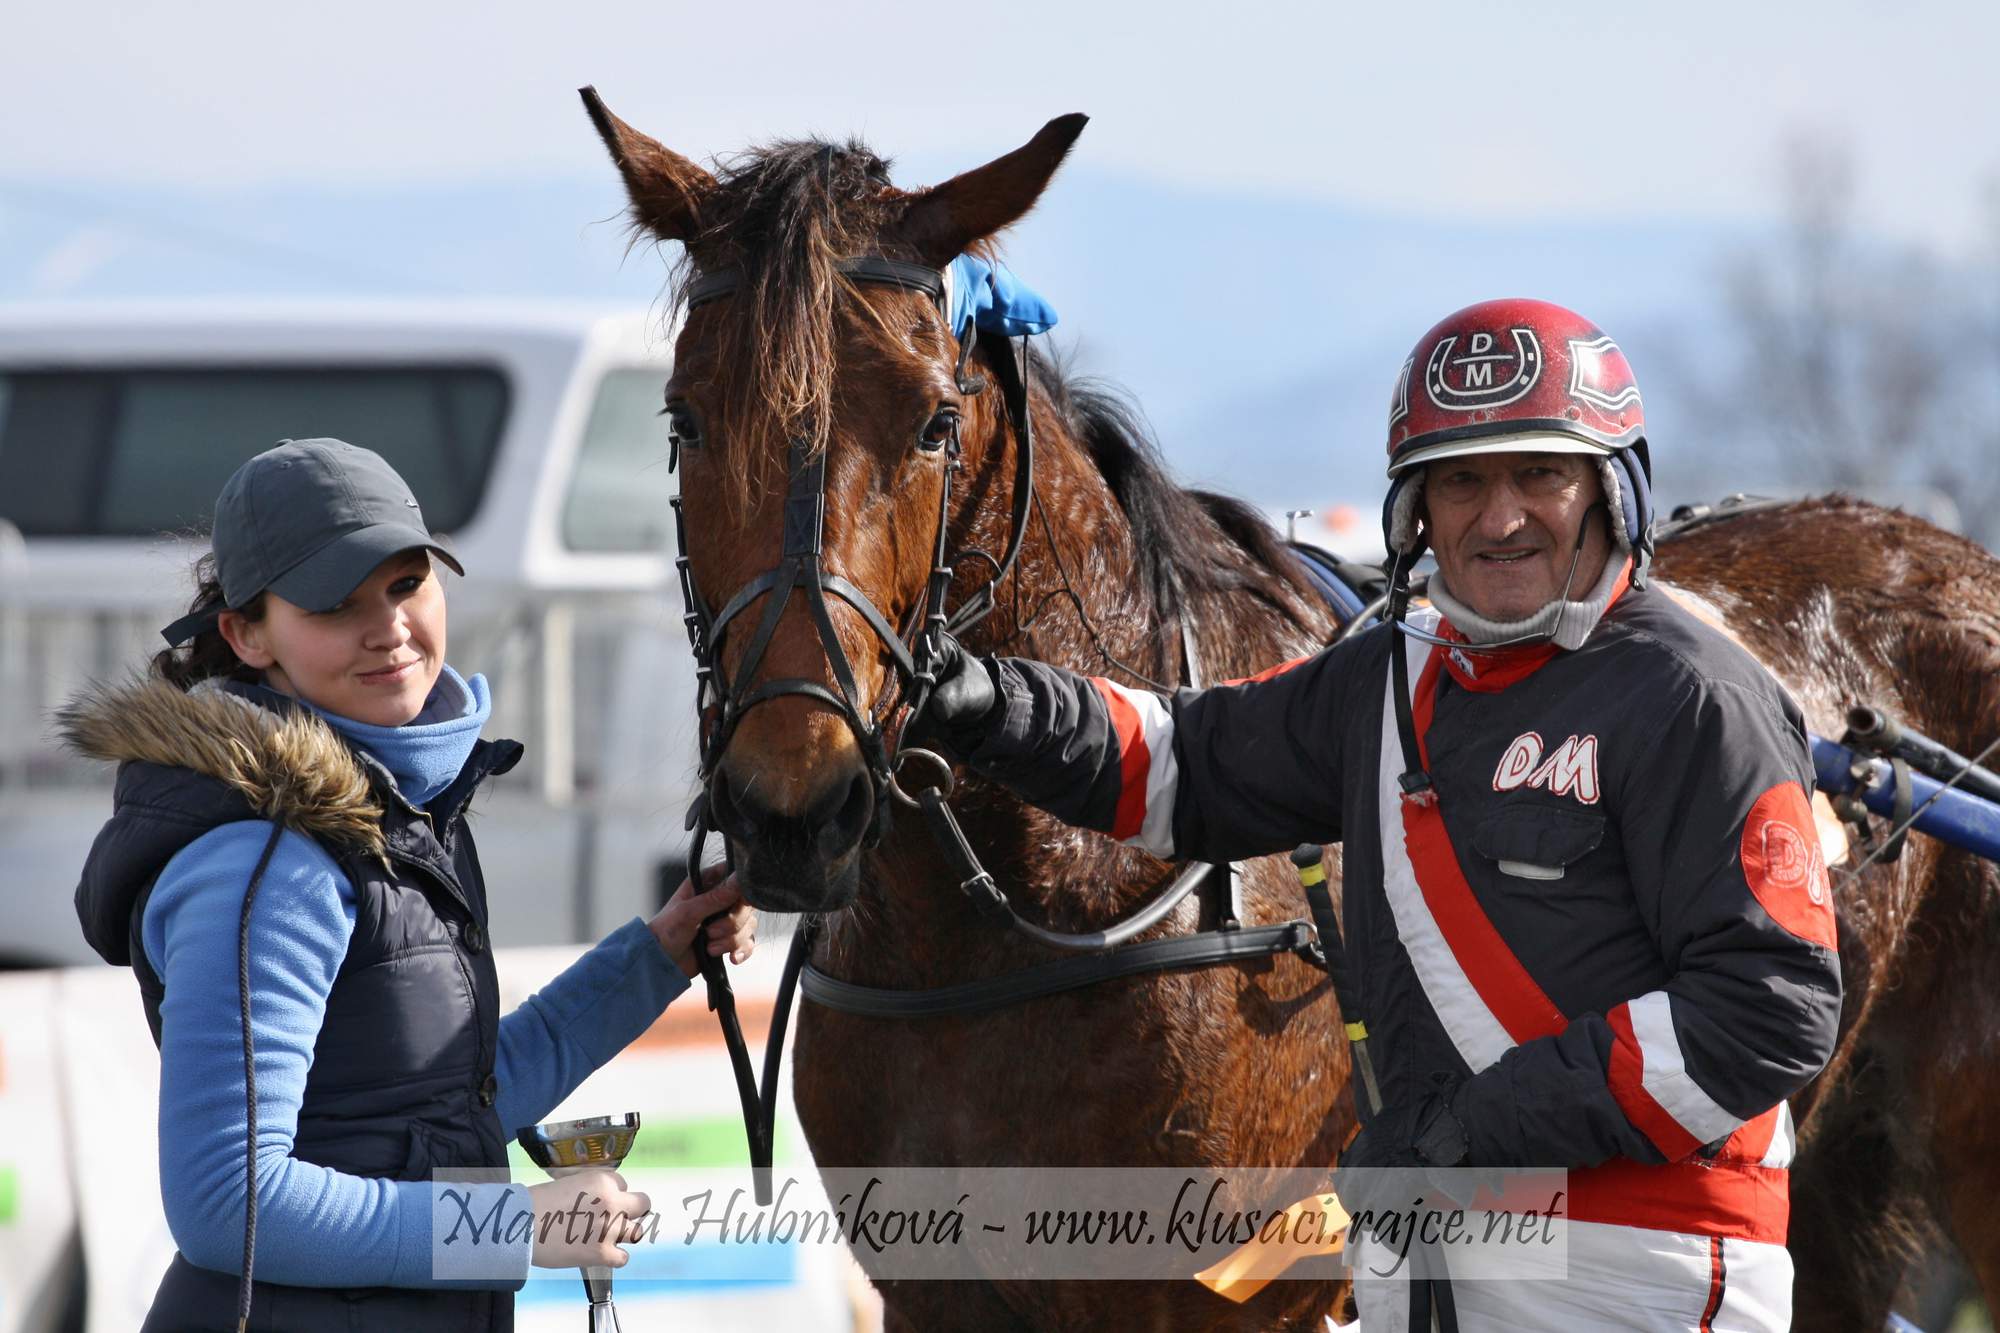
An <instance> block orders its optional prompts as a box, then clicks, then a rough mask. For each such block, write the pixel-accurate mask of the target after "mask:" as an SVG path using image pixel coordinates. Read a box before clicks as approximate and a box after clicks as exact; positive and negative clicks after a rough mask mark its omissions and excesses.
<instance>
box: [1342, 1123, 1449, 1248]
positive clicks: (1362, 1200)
mask: <svg viewBox="0 0 2000 1333" xmlns="http://www.w3.org/2000/svg"><path fill="white" fill-rule="evenodd" d="M1466 1152H1467V1142H1466V1136H1465V1127H1464V1126H1463V1125H1461V1124H1459V1122H1458V1117H1457V1116H1455V1115H1453V1114H1452V1112H1451V1105H1450V1102H1449V1101H1448V1100H1447V1099H1446V1098H1445V1097H1443V1096H1429V1097H1425V1098H1423V1099H1422V1100H1421V1101H1415V1102H1407V1103H1404V1104H1402V1105H1399V1106H1388V1107H1384V1108H1383V1109H1382V1110H1380V1111H1377V1112H1376V1113H1375V1114H1374V1115H1373V1116H1371V1117H1370V1118H1369V1119H1368V1121H1367V1122H1366V1123H1365V1124H1363V1125H1362V1127H1361V1133H1360V1134H1358V1135H1356V1136H1355V1139H1354V1142H1352V1143H1350V1144H1348V1145H1347V1151H1346V1152H1344V1153H1342V1154H1341V1155H1340V1169H1339V1170H1338V1171H1336V1172H1335V1173H1334V1178H1333V1188H1334V1192H1335V1193H1336V1194H1338V1195H1339V1196H1340V1206H1341V1207H1343V1208H1345V1209H1346V1210H1347V1212H1348V1215H1349V1216H1350V1217H1358V1216H1360V1215H1361V1214H1362V1213H1363V1212H1367V1213H1370V1214H1372V1215H1374V1216H1375V1217H1378V1218H1384V1219H1386V1218H1388V1217H1392V1216H1397V1215H1400V1214H1403V1213H1406V1212H1408V1211H1409V1209H1410V1208H1411V1207H1413V1206H1418V1201H1419V1200H1423V1199H1430V1200H1433V1201H1436V1200H1440V1199H1441V1198H1445V1197H1449V1196H1450V1195H1451V1194H1452V1193H1454V1192H1456V1193H1467V1192H1468V1191H1467V1190H1465V1189H1464V1188H1460V1189H1458V1190H1456V1191H1453V1190H1450V1189H1446V1188H1444V1185H1445V1183H1447V1182H1448V1181H1449V1180H1450V1177H1448V1176H1437V1175H1433V1171H1440V1172H1442V1171H1449V1170H1450V1169H1452V1168H1454V1167H1458V1166H1461V1165H1462V1164H1463V1163H1464V1162H1465V1157H1466Z"/></svg>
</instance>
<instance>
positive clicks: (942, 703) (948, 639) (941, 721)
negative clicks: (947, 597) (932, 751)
mask: <svg viewBox="0 0 2000 1333" xmlns="http://www.w3.org/2000/svg"><path fill="white" fill-rule="evenodd" d="M999 703H1000V693H999V691H998V690H996V689H995V688H994V686H993V673H992V671H991V669H990V668H989V667H988V666H987V660H986V659H985V658H983V657H977V656H975V655H973V654H972V653H968V652H967V651H965V647H964V645H963V644H961V643H959V641H958V640H957V639H955V638H953V637H952V636H951V635H949V634H940V635H939V636H938V657H937V685H936V686H935V687H934V688H933V689H932V690H931V698H930V702H929V703H928V704H926V705H925V706H924V711H923V713H922V714H921V715H919V716H918V717H917V718H915V719H914V720H913V724H912V725H911V726H909V727H906V728H905V729H904V732H903V740H902V743H903V744H904V745H917V746H933V745H941V746H942V747H943V748H944V749H946V750H949V751H950V752H951V753H952V756H953V757H954V758H963V757H964V756H965V754H966V753H967V752H968V751H970V750H973V749H976V748H977V747H978V744H979V737H980V734H981V729H982V728H983V727H984V726H985V725H986V724H988V723H989V722H992V721H993V720H994V719H995V718H996V717H997V716H998V715H999V713H1000V708H999Z"/></svg>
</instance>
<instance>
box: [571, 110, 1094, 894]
mask: <svg viewBox="0 0 2000 1333" xmlns="http://www.w3.org/2000/svg"><path fill="white" fill-rule="evenodd" d="M584 102H585V105H586V107H587V108H588V109H589V111H590V115H591V119H592V120H593V121H594V122H595V123H596V126H597V129H598V132H599V133H600V134H601V135H602V136H603V138H604V141H605V144H606V145H607V147H609V149H610V150H611V156H612V159H613V160H614V161H615V162H616V163H617V166H618V169H619V172H620V173H621V174H622V175H623V177H624V180H625V187H626V191H627V193H628V194H629V195H630V197H631V202H632V213H633V217H634V219H635V221H636V223H637V224H638V226H639V227H640V228H641V229H642V231H644V232H646V233H649V234H651V235H652V236H654V237H657V238H658V239H660V240H664V241H678V242H681V243H682V244H683V245H684V246H685V247H686V261H685V263H684V264H683V265H682V268H681V276H682V277H683V279H684V283H683V288H682V293H681V294H682V297H683V300H684V301H685V303H686V305H687V307H688V309H687V318H686V322H685V324H684V325H683V327H682V331H681V334H680V339H679V342H678V343H677V344H676V347H675V354H674V371H673V378H672V379H671V380H670V381H669V382H668V384H667V386H666V395H665V410H666V414H667V416H668V417H669V418H670V424H671V430H672V434H673V437H674V439H675V442H676V445H677V453H678V466H679V467H680V469H681V504H682V508H683V514H684V522H685V528H684V535H685V543H686V555H687V559H688V572H689V574H690V576H691V596H690V600H691V602H692V603H694V604H695V605H694V606H693V607H691V609H695V608H696V607H699V608H700V609H699V610H698V611H697V614H698V615H701V616H703V617H705V619H706V620H707V621H708V624H707V625H706V627H705V629H706V633H705V635H704V638H705V639H706V642H707V644H708V646H709V649H710V655H711V658H712V666H713V668H714V672H713V680H714V688H713V689H712V691H711V692H710V694H709V695H708V696H707V697H705V698H704V700H703V706H704V710H705V712H704V731H705V732H706V733H707V734H708V735H709V736H710V738H711V742H710V744H709V745H708V746H707V748H708V750H709V753H708V754H707V755H706V762H707V764H708V766H709V772H708V774H707V777H708V779H709V786H708V794H707V800H708V814H709V818H710V820H711V821H712V823H713V825H714V826H715V827H716V828H718V829H719V830H720V831H721V832H722V834H723V835H724V836H725V837H726V838H727V839H728V840H729V843H730V848H731V852H732V854H733V856H734V858H735V862H736V869H737V873H738V880H739V883H740V884H741V885H742V886H743V889H744V892H745V895H746V896H747V897H748V898H749V899H750V901H751V902H753V903H755V904H757V905H758V906H760V907H767V908H772V909H775V910H781V911H822V910H828V909H831V908H836V907H840V906H842V905H844V904H845V903H847V902H848V901H850V900H851V899H852V898H853V896H854V893H855V889H856V887H857V884H858V873H859V863H860V853H861V849H862V847H863V846H864V844H865V843H866V842H867V841H868V840H869V839H870V837H871V836H872V835H873V833H874V832H875V831H876V830H878V828H879V824H880V819H881V817H882V815H883V813H884V811H883V810H882V809H881V806H882V803H883V801H884V799H885V792H886V790H887V789H886V787H885V785H884V782H885V778H886V775H887V772H888V765H889V764H890V762H892V758H893V749H892V748H891V747H890V744H889V740H888V737H887V736H886V735H885V734H884V733H883V731H882V728H884V727H885V726H887V727H890V729H891V731H892V732H893V723H894V721H895V719H894V716H893V715H894V714H895V713H896V712H897V711H898V705H899V704H900V703H903V702H907V699H908V691H909V686H910V680H909V675H910V671H909V668H910V667H911V666H912V664H913V662H912V657H911V654H910V650H909V649H908V648H906V647H905V644H906V643H907V644H909V645H911V646H913V647H914V646H916V645H918V643H919V640H920V637H921V636H920V630H921V628H922V627H921V624H920V623H919V622H920V621H921V620H922V618H923V613H924V606H925V603H926V599H927V588H928V585H929V583H930V578H931V570H932V567H933V565H934V563H935V560H936V556H937V554H938V543H939V534H940V531H941V523H942V525H943V526H944V527H947V528H949V529H950V532H951V537H952V541H951V549H952V550H954V551H956V550H957V549H958V544H959V541H960V540H967V542H968V544H969V545H973V546H979V547H985V546H987V545H988V543H987V542H985V541H983V540H979V538H982V537H983V536H984V535H985V531H986V530H985V529H984V528H983V527H979V526H978V522H977V519H976V517H975V515H976V514H978V513H983V512H985V511H988V510H994V509H1000V508H1003V507H1004V504H1005V501H1004V500H1002V501H996V496H1000V495H1005V494H1007V493H1008V492H1010V491H1011V485H1010V480H1011V479H1009V478H1006V477H1003V476H1002V475H1000V474H1001V472H1002V469H1000V468H997V467H994V466H992V464H993V463H995V462H996V461H997V460H998V458H999V456H1000V455H1001V454H1002V453H1004V452H1005V447H1006V446H1005V431H1006V422H1005V412H1004V408H1003V407H1002V405H1001V402H1000V397H999V395H998V393H997V392H994V391H982V390H981V389H980V386H979V385H978V383H977V382H976V381H975V380H974V379H973V378H972V377H971V376H970V375H969V374H968V375H967V376H965V377H963V378H962V377H961V376H959V375H958V374H957V373H956V371H957V369H958V364H957V363H958V352H959V345H958V341H957V338H956V337H955V334H956V332H957V331H956V330H954V329H951V328H949V327H947V321H946V318H945V310H944V308H943V304H942V302H941V301H940V299H939V298H938V296H937V294H936V293H937V292H938V291H939V290H941V287H940V286H939V285H938V284H937V283H936V282H935V281H933V279H935V278H936V275H937V274H938V273H939V272H940V270H942V269H943V268H944V267H945V266H946V265H948V264H950V262H951V261H952V260H953V259H954V258H956V257H957V256H958V255H960V254H963V253H965V252H966V251H967V250H968V249H969V248H972V247H976V246H979V245H981V244H982V243H984V242H985V241H986V240H987V239H988V238H989V237H991V236H992V235H993V234H994V233H995V232H997V231H999V230H1000V229H1002V228H1004V227H1006V226H1008V225H1009V224H1010V223H1012V222H1014V221H1015V220H1017V219H1018V218H1020V217H1021V216H1022V215H1023V214H1025V213H1026V212H1027V211H1028V209H1029V208H1031V207H1032V206H1033V205H1034V202H1035V200H1036V198H1037V197H1038V196H1039V195H1040V194H1041V192H1042V190H1043V188H1044V187H1045V186H1046V185H1047V184H1048V182H1049V179H1050V177H1051V176H1052V175H1053V174H1054V172H1055V169H1056V167H1057V166H1058V165H1059V164H1060V163H1061V161H1062V159H1063V156H1064V154H1065V153H1067V152H1068V150H1069V146H1070V144H1071V143H1072V142H1073V141H1074V140H1075V138H1076V136H1077V134H1078V133H1079V132H1080V131H1081V130H1082V128H1083V123H1084V118H1083V117H1082V116H1065V117H1062V118H1060V119H1058V120H1054V121H1051V122H1049V124H1048V125H1046V126H1045V127H1043V129H1042V131H1041V132H1040V133H1039V134H1037V135H1036V136H1035V137H1034V138H1033V139H1032V140H1030V141H1029V142H1028V143H1027V144H1026V145H1024V146H1023V147H1021V148H1019V149H1017V150H1015V151H1014V152H1012V153H1009V154H1007V155H1006V156H1004V157H1001V158H999V159H997V160H995V161H993V162H991V163H988V164H987V165H986V166H983V167H980V168H978V169H976V170H973V171H969V172H966V173H965V174H963V175H960V176H956V177H954V178H952V179H951V180H949V181H946V182H945V183H944V184H942V185H939V186H936V187H934V188H932V189H928V190H917V191H903V190H899V189H897V188H896V187H894V186H893V185H891V184H890V183H889V177H888V166H887V164H886V163H885V162H883V161H882V160H881V159H879V158H877V157H875V156H874V155H873V154H872V153H870V152H869V151H868V150H867V149H866V148H864V147H863V146H862V145H860V144H858V143H854V142H849V143H847V144H845V145H836V144H831V143H820V142H812V141H808V142H788V143H778V144H774V145H772V146H770V147H768V148H764V149H761V150H757V151H753V152H751V153H748V154H746V155H744V156H743V157H741V158H739V159H737V160H736V161H734V162H732V163H731V164H729V165H727V166H725V167H723V168H721V169H720V170H719V171H718V172H716V173H711V172H709V171H707V170H704V169H703V168H701V167H700V166H697V165H696V164H695V163H693V162H691V161H689V160H688V159H686V158H684V157H681V156H680V155H679V154H677V153H674V152H672V151H671V150H669V149H667V148H666V147H664V146H662V145H661V144H659V143H658V142H656V141H655V140H653V139H651V138H648V137H647V136H646V135H644V134H641V133H639V132H638V131H636V130H634V129H632V128H631V127H630V126H629V125H626V124H625V123H624V122H623V121H621V120H619V119H618V118H617V117H616V116H613V115H612V114H611V113H610V112H609V111H608V110H607V109H606V108H605V107H604V105H603V103H602V102H600V101H598V99H597V97H596V95H595V94H594V93H593V92H592V91H591V90H589V89H585V90H584ZM864 257H866V258H875V259H884V260H892V261H899V262H900V264H901V265H904V266H906V267H900V268H899V267H896V266H893V265H889V266H883V265H877V266H875V267H874V268H872V269H868V268H863V269H859V270H857V268H856V267H855V266H854V265H853V264H851V263H850V262H848V261H852V260H855V259H860V258H864ZM948 471H949V472H951V474H952V476H953V480H952V482H951V490H950V491H947V489H946V485H947V483H946V478H947V473H948ZM820 496H823V500H817V499H816V497H820ZM947 498H948V499H949V503H947ZM1000 527H1001V529H1002V531H1001V533H1000V534H999V540H1000V542H1001V543H1002V544H1004V542H1005V537H1006V532H1005V528H1006V522H1005V517H1004V513H1003V515H1002V519H1001V523H1000ZM999 550H1000V546H999V545H994V546H992V554H993V555H997V554H998V553H999ZM983 569H984V572H985V573H986V574H987V575H989V576H990V574H991V572H992V570H991V565H990V564H988V565H986V566H984V567H983ZM914 665H915V666H916V668H917V669H918V670H921V669H922V668H923V665H924V655H923V652H922V650H921V648H920V647H919V648H917V651H916V653H915V657H914Z"/></svg>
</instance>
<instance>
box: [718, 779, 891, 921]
mask: <svg viewBox="0 0 2000 1333" xmlns="http://www.w3.org/2000/svg"><path fill="white" fill-rule="evenodd" d="M708 809H709V817H710V818H711V819H712V820H714V822H715V826H716V828H718V829H720V830H721V832H722V835H723V836H724V837H726V838H727V839H729V845H730V851H731V853H732V855H733V856H734V858H735V862H736V881H737V884H738V885H739V886H740V887H741V888H742V890H743V896H744V897H745V899H747V900H748V901H749V903H750V904H751V905H752V906H753V907H757V908H760V909H763V910H765V911H773V912H826V911H833V910H835V909H837V908H841V907H845V906H846V905H847V904H848V903H849V902H851V901H853V899H854V894H855V891H856V889H857V888H858V886H859V883H860V874H859V872H860V864H861V846H862V841H863V839H864V838H865V837H866V835H867V833H868V831H869V828H870V826H871V825H872V824H873V822H874V819H875V787H874V783H873V782H871V781H870V780H869V776H868V772H867V770H866V769H865V768H862V767H861V766H859V765H855V766H854V767H852V768H849V769H845V770H843V771H842V772H841V773H840V774H839V775H838V776H836V777H835V779H834V780H833V781H831V782H829V783H827V784H826V785H825V786H824V787H823V788H821V789H820V790H819V791H818V792H817V793H815V794H814V795H813V796H812V798H811V799H810V800H809V801H808V803H807V804H806V805H805V807H804V808H803V809H801V810H799V811H798V812H797V813H786V812H783V811H779V810H777V809H775V808H773V807H772V806H770V805H768V804H766V803H765V802H763V801H762V800H760V799H759V797H758V795H757V792H756V784H755V783H754V782H742V783H739V782H738V781H737V780H736V777H735V775H734V774H733V773H732V772H731V770H730V768H729V766H728V765H726V764H725V765H723V766H721V767H720V768H719V769H718V770H717V771H716V774H715V778H714V781H713V782H711V783H710V785H709V804H708Z"/></svg>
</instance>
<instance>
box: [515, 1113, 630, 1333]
mask: <svg viewBox="0 0 2000 1333" xmlns="http://www.w3.org/2000/svg"><path fill="white" fill-rule="evenodd" d="M638 1136H639V1117H638V1115H637V1114H636V1113H635V1112H630V1111H628V1112H626V1113H625V1114H624V1115H618V1116H611V1115H594V1116H591V1117H589V1118H588V1119H584V1120H549V1121H545V1122H544V1123H542V1124H539V1125H536V1126H534V1127H533V1128H531V1129H524V1130H521V1131H520V1132H519V1133H517V1134H516V1135H515V1136H514V1137H515V1139H516V1140H518V1141H519V1143H520V1145H521V1147H522V1148H524V1149H525V1150H526V1151H527V1154H528V1157H529V1158H530V1159H531V1160H532V1161H533V1162H534V1163H535V1165H536V1166H539V1167H541V1168H542V1169H543V1170H544V1171H546V1172H548V1173H549V1175H551V1176H554V1177H561V1176H566V1175H571V1174H573V1173H575V1172H578V1171H583V1170H587V1169H588V1168H591V1167H608V1168H610V1169H611V1170H613V1171H615V1170H617V1169H618V1166H619V1164H620V1163H621V1162H623V1161H624V1160H625V1155H626V1154H627V1153H629V1152H631V1151H632V1141H633V1140H634V1139H636V1138H637V1137H638ZM583 1290H584V1294H585V1295H587V1296H588V1297H589V1298H590V1333H619V1328H618V1311H617V1308H616V1307H614V1306H613V1305H612V1304H611V1270H610V1269H608V1268H586V1269H584V1270H583Z"/></svg>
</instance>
